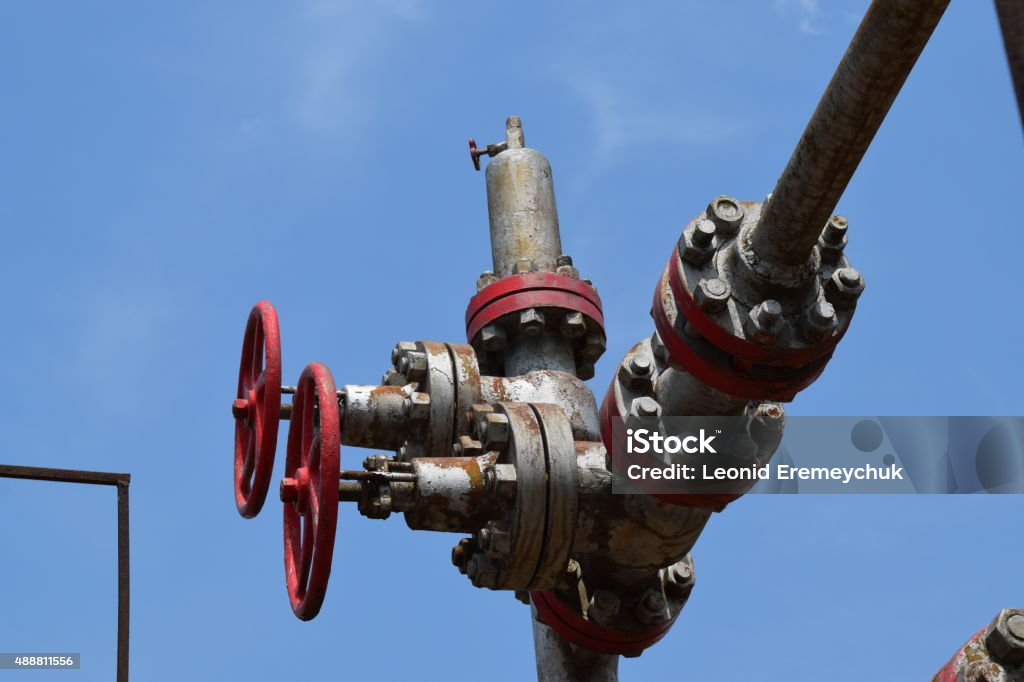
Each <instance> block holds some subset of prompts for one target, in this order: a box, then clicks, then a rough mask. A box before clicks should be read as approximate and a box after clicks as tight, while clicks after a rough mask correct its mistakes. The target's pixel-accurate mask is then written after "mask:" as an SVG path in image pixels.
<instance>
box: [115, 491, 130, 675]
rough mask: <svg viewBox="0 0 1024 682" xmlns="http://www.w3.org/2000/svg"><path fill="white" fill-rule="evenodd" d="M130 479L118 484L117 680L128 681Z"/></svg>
mask: <svg viewBox="0 0 1024 682" xmlns="http://www.w3.org/2000/svg"><path fill="white" fill-rule="evenodd" d="M128 508H129V507H128V481H119V482H118V484H117V682H128V625H129V620H130V617H131V609H130V597H131V593H130V587H129V586H130V584H131V582H130V580H129V574H130V566H129V561H128V558H129V557H130V556H131V554H130V552H129V549H128Z"/></svg>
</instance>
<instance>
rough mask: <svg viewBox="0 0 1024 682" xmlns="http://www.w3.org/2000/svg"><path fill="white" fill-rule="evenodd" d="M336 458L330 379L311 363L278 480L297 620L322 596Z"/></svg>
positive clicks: (330, 551)
mask: <svg viewBox="0 0 1024 682" xmlns="http://www.w3.org/2000/svg"><path fill="white" fill-rule="evenodd" d="M340 460H341V424H340V420H339V414H338V395H337V391H336V390H335V386H334V377H332V376H331V371H330V370H329V369H327V368H326V367H325V366H323V365H321V364H319V363H316V362H314V363H312V364H310V365H307V366H306V368H305V369H304V370H302V376H301V377H299V383H298V386H296V388H295V400H294V402H293V403H292V418H291V427H290V428H289V430H288V449H287V454H286V459H285V465H284V476H285V477H284V479H283V480H282V481H281V501H282V502H284V570H285V578H286V579H287V582H288V597H289V598H290V599H291V603H292V611H294V612H295V615H296V616H298V617H299V618H301V619H302V620H310V619H311V618H313V617H314V616H316V614H318V613H319V612H320V606H321V605H322V604H323V603H324V595H326V594H327V580H328V579H329V578H330V577H331V559H332V558H333V556H334V536H335V533H336V532H337V530H338V474H339V468H340V465H341V462H340Z"/></svg>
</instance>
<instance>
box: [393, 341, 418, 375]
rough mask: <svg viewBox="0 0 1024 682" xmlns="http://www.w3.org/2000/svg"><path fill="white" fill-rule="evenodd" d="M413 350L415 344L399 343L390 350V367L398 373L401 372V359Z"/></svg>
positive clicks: (408, 342) (410, 342)
mask: <svg viewBox="0 0 1024 682" xmlns="http://www.w3.org/2000/svg"><path fill="white" fill-rule="evenodd" d="M415 350H416V344H415V343H413V342H412V341H399V342H398V343H396V344H395V347H394V348H393V349H392V350H391V366H392V367H394V368H395V369H396V370H398V371H399V372H402V358H404V357H405V356H406V354H408V353H410V352H412V351H415ZM403 373H404V372H403Z"/></svg>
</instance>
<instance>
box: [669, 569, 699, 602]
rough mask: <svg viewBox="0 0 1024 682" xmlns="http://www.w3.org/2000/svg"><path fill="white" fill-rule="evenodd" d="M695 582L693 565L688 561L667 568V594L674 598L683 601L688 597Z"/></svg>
mask: <svg viewBox="0 0 1024 682" xmlns="http://www.w3.org/2000/svg"><path fill="white" fill-rule="evenodd" d="M694 582H695V580H694V576H693V567H692V566H691V565H690V564H689V563H687V562H686V561H680V562H679V563H677V564H672V565H671V566H669V567H668V568H666V569H665V594H666V595H667V596H669V597H671V598H672V599H675V600H677V601H682V600H685V599H686V598H688V597H689V596H690V592H691V591H692V590H693V585H694Z"/></svg>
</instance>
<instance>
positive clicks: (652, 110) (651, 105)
mask: <svg viewBox="0 0 1024 682" xmlns="http://www.w3.org/2000/svg"><path fill="white" fill-rule="evenodd" d="M568 85H569V87H570V88H571V89H572V91H574V92H575V93H576V94H577V95H579V96H580V97H581V98H582V100H583V102H584V105H585V108H586V110H587V111H588V112H589V113H590V115H591V116H592V117H593V119H592V125H593V131H594V136H593V138H592V139H591V140H590V142H591V145H592V148H593V149H594V150H595V152H596V153H597V155H598V158H599V159H600V160H601V161H602V162H604V163H608V162H611V161H612V160H613V157H615V156H616V155H617V154H618V153H619V152H621V151H622V150H623V149H625V148H627V147H629V146H631V145H636V144H661V145H667V146H687V145H692V146H704V145H710V144H714V143H715V141H716V140H719V139H721V138H723V137H726V136H728V135H731V134H733V133H735V132H736V130H737V128H738V127H739V126H738V124H737V123H736V122H735V121H732V120H729V119H728V118H726V117H717V116H710V115H702V114H698V113H695V112H692V111H688V110H687V108H684V107H674V106H670V105H666V104H665V103H658V102H655V101H651V100H650V99H649V98H647V97H645V96H644V95H643V94H638V93H636V92H634V91H633V89H632V88H631V87H630V86H629V85H628V84H627V83H623V82H615V81H614V80H613V79H611V78H609V77H608V76H606V75H599V74H596V73H590V74H586V75H582V74H575V75H573V76H571V77H569V80H568Z"/></svg>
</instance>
